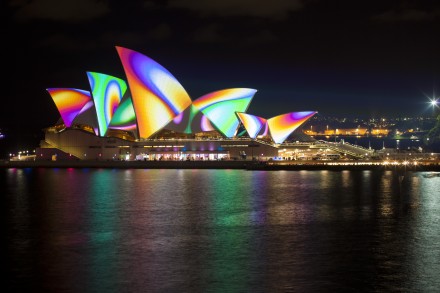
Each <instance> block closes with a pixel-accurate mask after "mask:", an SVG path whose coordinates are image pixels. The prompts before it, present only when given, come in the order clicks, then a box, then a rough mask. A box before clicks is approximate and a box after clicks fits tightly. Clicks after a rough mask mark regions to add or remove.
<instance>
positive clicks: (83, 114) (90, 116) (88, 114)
mask: <svg viewBox="0 0 440 293" xmlns="http://www.w3.org/2000/svg"><path fill="white" fill-rule="evenodd" d="M72 124H77V125H84V126H90V127H91V128H93V132H94V133H95V134H96V135H99V127H98V118H97V117H96V109H95V104H94V103H93V100H92V99H90V101H88V102H87V103H86V104H85V105H84V107H83V108H82V109H81V111H79V113H78V115H76V117H75V119H73V122H72Z"/></svg>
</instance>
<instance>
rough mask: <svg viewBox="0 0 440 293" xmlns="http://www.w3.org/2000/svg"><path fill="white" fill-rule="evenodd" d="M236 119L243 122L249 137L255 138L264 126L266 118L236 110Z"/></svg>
mask: <svg viewBox="0 0 440 293" xmlns="http://www.w3.org/2000/svg"><path fill="white" fill-rule="evenodd" d="M237 116H238V119H240V121H241V123H243V126H244V128H245V129H246V131H247V133H248V134H249V137H250V138H255V137H257V135H258V134H259V133H260V132H261V130H263V129H264V128H265V126H266V122H267V120H266V119H264V118H262V117H258V116H255V115H251V114H246V113H240V112H237Z"/></svg>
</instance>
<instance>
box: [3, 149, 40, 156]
mask: <svg viewBox="0 0 440 293" xmlns="http://www.w3.org/2000/svg"><path fill="white" fill-rule="evenodd" d="M31 153H35V150H33V151H32V152H31ZM18 155H19V156H21V155H23V156H27V155H29V151H19V152H18ZM9 156H10V157H15V154H13V153H10V154H9Z"/></svg>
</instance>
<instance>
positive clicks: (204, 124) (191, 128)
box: [164, 105, 215, 134]
mask: <svg viewBox="0 0 440 293" xmlns="http://www.w3.org/2000/svg"><path fill="white" fill-rule="evenodd" d="M164 128H165V129H168V130H173V131H176V132H180V133H186V134H191V133H197V132H204V131H213V130H215V128H214V127H213V126H212V124H211V122H210V121H209V119H208V118H207V117H206V116H205V115H203V113H202V112H201V111H200V110H199V109H197V108H196V107H194V105H191V106H189V107H188V108H186V109H185V111H183V112H182V113H180V114H179V115H177V116H176V117H175V118H174V119H173V120H172V121H171V122H170V123H168V124H167V125H166V126H165V127H164Z"/></svg>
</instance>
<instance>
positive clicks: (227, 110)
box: [193, 88, 257, 137]
mask: <svg viewBox="0 0 440 293" xmlns="http://www.w3.org/2000/svg"><path fill="white" fill-rule="evenodd" d="M256 92H257V91H256V90H254V89H248V88H233V89H225V90H220V91H216V92H212V93H209V94H207V95H204V96H202V97H200V98H198V99H197V100H195V101H194V102H193V105H194V106H195V107H196V108H197V109H199V110H200V111H201V112H202V113H203V114H204V115H205V116H206V117H208V119H209V120H210V121H211V122H212V124H213V125H214V127H216V128H217V130H218V131H220V132H221V133H222V134H223V135H225V136H226V137H233V136H234V135H235V133H236V131H237V127H238V125H239V123H240V121H239V120H238V118H237V116H236V115H235V112H245V111H246V110H247V108H248V107H249V104H250V102H251V101H252V98H253V97H254V95H255V93H256Z"/></svg>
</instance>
